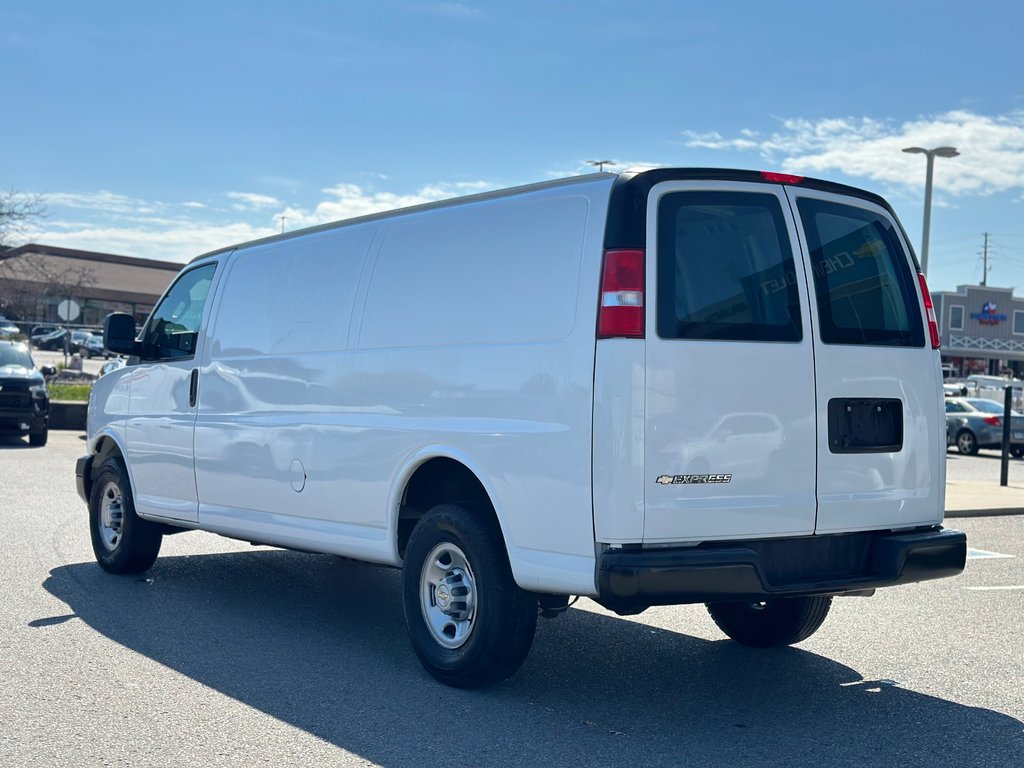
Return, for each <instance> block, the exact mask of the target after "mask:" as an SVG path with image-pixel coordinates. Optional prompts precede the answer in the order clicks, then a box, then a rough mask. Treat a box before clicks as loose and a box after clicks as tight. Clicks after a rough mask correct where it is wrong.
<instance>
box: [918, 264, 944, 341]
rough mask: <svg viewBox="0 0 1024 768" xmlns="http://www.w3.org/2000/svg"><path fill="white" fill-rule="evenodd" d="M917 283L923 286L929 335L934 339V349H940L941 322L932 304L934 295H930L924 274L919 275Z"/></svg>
mask: <svg viewBox="0 0 1024 768" xmlns="http://www.w3.org/2000/svg"><path fill="white" fill-rule="evenodd" d="M917 281H918V282H919V283H920V284H921V297H922V298H923V299H924V312H925V314H926V315H927V316H928V333H929V334H931V337H932V349H938V348H939V321H938V320H936V319H935V305H934V304H932V295H931V294H930V293H928V282H927V281H926V280H925V279H924V273H923V272H918V273H917Z"/></svg>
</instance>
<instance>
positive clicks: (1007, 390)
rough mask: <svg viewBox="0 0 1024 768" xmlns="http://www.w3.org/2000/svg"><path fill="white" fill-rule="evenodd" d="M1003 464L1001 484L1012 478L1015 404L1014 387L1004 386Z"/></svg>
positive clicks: (1000, 477)
mask: <svg viewBox="0 0 1024 768" xmlns="http://www.w3.org/2000/svg"><path fill="white" fill-rule="evenodd" d="M1003 392H1004V395H1003V457H1002V458H1003V461H1002V463H1003V466H1002V468H1001V469H1000V471H999V484H1000V485H1006V484H1007V483H1008V482H1009V478H1010V411H1011V406H1012V405H1013V387H1003Z"/></svg>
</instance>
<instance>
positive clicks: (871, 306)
mask: <svg viewBox="0 0 1024 768" xmlns="http://www.w3.org/2000/svg"><path fill="white" fill-rule="evenodd" d="M786 193H787V195H788V197H789V199H790V201H791V203H792V208H793V211H794V213H795V214H796V216H797V219H798V222H799V231H800V237H801V240H802V249H803V251H804V254H805V257H806V258H807V260H808V265H809V268H810V271H811V283H812V285H813V291H814V296H815V300H814V301H813V302H812V305H811V312H812V315H813V323H814V325H813V330H814V333H813V336H814V357H815V361H816V381H817V403H816V406H817V423H818V425H819V430H818V436H817V441H816V453H817V465H818V517H817V524H816V527H815V530H816V532H818V533H831V532H838V531H856V530H870V529H877V528H893V527H904V526H912V525H916V524H927V523H935V522H938V521H939V520H940V519H941V516H942V509H943V502H944V488H945V437H944V435H943V434H942V432H943V431H944V429H945V418H944V416H943V415H942V407H943V406H942V394H941V393H942V371H941V368H940V364H939V354H938V352H937V351H936V350H934V349H933V348H932V344H931V340H930V334H929V331H928V325H927V317H926V315H925V313H924V309H923V303H922V300H921V295H922V294H921V285H920V282H919V279H918V275H917V267H916V264H915V263H914V261H913V260H912V258H911V257H910V255H909V253H910V251H909V248H908V246H907V244H906V242H905V241H904V239H903V233H902V231H901V230H900V228H899V227H898V226H897V224H896V222H895V221H894V220H893V218H892V216H891V215H890V214H889V212H887V211H886V210H885V209H884V208H882V207H881V206H878V205H875V204H874V203H872V202H869V201H867V200H863V199H860V198H856V197H847V196H842V195H835V194H829V193H826V192H820V191H816V190H812V189H806V188H801V187H799V186H787V187H786Z"/></svg>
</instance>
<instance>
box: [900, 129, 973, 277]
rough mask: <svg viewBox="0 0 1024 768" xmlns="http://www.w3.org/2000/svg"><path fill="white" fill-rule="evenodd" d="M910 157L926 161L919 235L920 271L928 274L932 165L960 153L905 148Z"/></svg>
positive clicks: (938, 149) (947, 149) (946, 148)
mask: <svg viewBox="0 0 1024 768" xmlns="http://www.w3.org/2000/svg"><path fill="white" fill-rule="evenodd" d="M903 151H904V152H909V153H911V154H912V155H924V156H925V157H926V158H927V159H928V170H927V173H926V175H925V182H924V227H923V230H924V231H923V232H922V234H921V271H922V272H923V273H924V274H925V275H927V274H928V230H929V229H930V227H931V223H932V165H933V164H934V163H935V158H936V157H956V156H957V155H959V154H960V153H959V152H957V151H956V147H936V148H935V149H924V148H922V147H907V148H906V149H904V150H903Z"/></svg>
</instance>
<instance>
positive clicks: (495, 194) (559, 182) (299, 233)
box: [189, 173, 617, 264]
mask: <svg viewBox="0 0 1024 768" xmlns="http://www.w3.org/2000/svg"><path fill="white" fill-rule="evenodd" d="M616 176H617V174H614V173H587V174H583V175H581V176H568V177H566V178H563V179H551V180H549V181H539V182H535V183H533V184H522V185H520V186H518V187H506V188H503V189H493V190H490V191H487V192H478V193H477V194H474V195H463V196H461V197H450V198H447V199H445V200H435V201H433V202H430V203H420V204H419V205H410V206H406V207H405V208H395V209H393V210H389V211H380V212H378V213H370V214H366V215H365V216H356V217H354V218H351V219H342V220H340V221H332V222H328V223H326V224H318V225H316V226H313V227H305V228H304V229H296V230H294V231H293V232H284V233H282V234H279V235H271V236H269V237H262V238H259V239H257V240H248V241H246V242H244V243H237V244H235V245H229V246H226V247H224V248H218V249H216V250H214V251H208V252H207V253H204V254H201V255H199V256H196V257H195V258H194V259H192V261H190V262H189V263H190V264H191V263H194V262H196V261H200V260H201V259H206V258H209V257H211V256H219V255H221V254H225V253H230V252H231V251H234V250H236V249H238V248H249V247H251V246H254V245H264V244H266V243H275V242H279V241H282V240H290V239H292V238H294V237H304V236H305V235H311V234H314V233H317V232H326V231H329V230H332V229H341V228H343V227H348V226H352V225H354V224H365V223H366V222H370V221H377V220H380V219H388V218H391V217H393V216H402V215H405V214H408V213H420V212H422V211H431V210H435V209H438V208H447V207H449V206H454V205H461V204H463V203H471V202H472V203H475V202H482V201H485V200H495V199H498V198H502V197H508V196H509V195H518V194H520V193H523V192H533V191H536V190H540V189H547V188H550V187H562V186H568V185H571V184H582V183H585V182H590V181H598V180H601V179H614V178H616Z"/></svg>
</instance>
